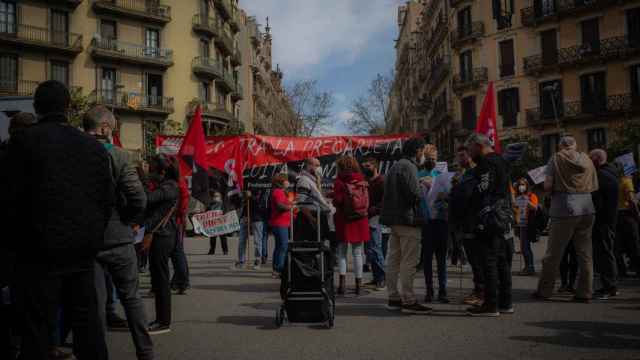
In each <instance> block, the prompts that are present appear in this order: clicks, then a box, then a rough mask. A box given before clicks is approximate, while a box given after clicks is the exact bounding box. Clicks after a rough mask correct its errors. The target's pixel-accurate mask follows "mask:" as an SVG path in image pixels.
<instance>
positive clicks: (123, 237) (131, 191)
mask: <svg viewBox="0 0 640 360" xmlns="http://www.w3.org/2000/svg"><path fill="white" fill-rule="evenodd" d="M105 148H106V149H107V151H108V152H109V156H110V157H111V166H112V173H113V179H114V182H115V184H116V199H117V205H116V209H115V210H116V211H113V212H112V213H111V219H110V220H109V224H108V226H107V229H106V230H105V237H104V249H111V248H114V247H116V246H120V245H125V244H132V243H133V241H134V237H133V230H132V229H131V225H133V224H142V223H143V221H144V211H145V209H146V207H147V195H146V193H145V191H144V187H143V185H142V182H140V178H139V177H138V172H137V171H136V168H135V167H134V166H133V165H132V164H131V163H130V161H129V155H128V154H127V153H126V152H125V151H124V150H122V149H120V148H118V147H115V146H113V145H111V144H105Z"/></svg>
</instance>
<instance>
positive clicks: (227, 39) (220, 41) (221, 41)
mask: <svg viewBox="0 0 640 360" xmlns="http://www.w3.org/2000/svg"><path fill="white" fill-rule="evenodd" d="M214 42H215V44H216V46H218V48H220V51H221V52H222V53H223V54H224V55H225V56H231V55H233V51H234V50H235V48H234V46H233V38H232V37H231V35H229V34H228V33H227V32H226V31H224V30H222V28H221V27H220V32H219V33H218V36H216V37H215V39H214Z"/></svg>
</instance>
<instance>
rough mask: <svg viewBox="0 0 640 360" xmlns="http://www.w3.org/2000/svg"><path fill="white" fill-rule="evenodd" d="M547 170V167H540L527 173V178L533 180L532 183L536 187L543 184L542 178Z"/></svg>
mask: <svg viewBox="0 0 640 360" xmlns="http://www.w3.org/2000/svg"><path fill="white" fill-rule="evenodd" d="M546 170H547V166H546V165H544V166H540V167H539V168H535V169H533V170H531V171H529V172H528V173H527V174H529V177H530V178H531V180H533V183H534V184H536V185H538V184H541V183H543V182H544V178H545V177H546V175H545V172H546Z"/></svg>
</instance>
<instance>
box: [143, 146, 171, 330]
mask: <svg viewBox="0 0 640 360" xmlns="http://www.w3.org/2000/svg"><path fill="white" fill-rule="evenodd" d="M150 167H151V172H152V175H153V176H154V177H155V178H156V180H157V183H158V186H157V188H156V189H155V190H154V191H152V192H149V193H147V214H146V219H145V221H144V228H145V231H148V232H153V241H152V242H151V245H150V250H149V271H150V272H151V288H152V289H153V291H154V293H155V306H156V320H155V321H153V322H152V323H151V324H150V325H149V334H151V335H156V334H162V333H167V332H170V331H171V287H170V284H169V281H170V279H171V278H170V277H169V258H170V257H171V253H172V252H173V251H174V249H175V247H176V239H177V231H178V227H177V224H176V210H177V206H178V198H179V196H180V191H179V189H178V176H179V175H178V169H177V168H176V166H175V165H174V164H173V163H171V161H170V160H169V159H167V158H166V157H164V156H162V155H158V156H156V157H155V158H154V159H152V161H151V163H150Z"/></svg>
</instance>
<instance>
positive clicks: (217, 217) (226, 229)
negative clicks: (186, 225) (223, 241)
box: [191, 210, 240, 237]
mask: <svg viewBox="0 0 640 360" xmlns="http://www.w3.org/2000/svg"><path fill="white" fill-rule="evenodd" d="M191 220H192V221H193V231H195V233H196V234H201V235H204V236H207V237H215V236H220V235H225V234H230V233H232V232H236V231H240V222H239V221H238V214H236V212H235V211H230V212H228V213H226V214H223V213H222V211H220V210H213V211H207V212H205V213H202V214H196V215H194V216H193V217H192V218H191Z"/></svg>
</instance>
